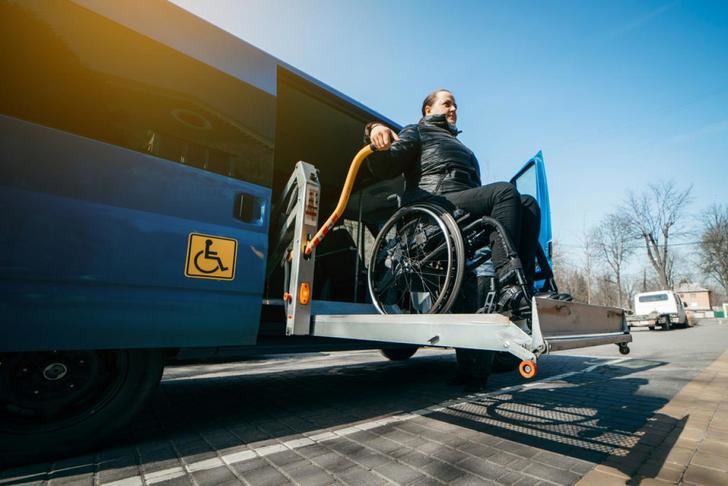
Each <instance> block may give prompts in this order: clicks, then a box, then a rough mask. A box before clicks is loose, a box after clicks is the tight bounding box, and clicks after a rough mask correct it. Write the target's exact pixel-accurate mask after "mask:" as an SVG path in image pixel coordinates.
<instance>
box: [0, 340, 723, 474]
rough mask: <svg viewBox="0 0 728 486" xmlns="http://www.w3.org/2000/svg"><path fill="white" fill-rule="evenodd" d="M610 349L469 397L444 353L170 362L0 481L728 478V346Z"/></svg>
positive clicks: (502, 377)
mask: <svg viewBox="0 0 728 486" xmlns="http://www.w3.org/2000/svg"><path fill="white" fill-rule="evenodd" d="M696 329H698V330H697V332H703V333H704V337H702V338H701V339H707V340H708V341H709V342H717V341H718V340H719V339H723V342H725V332H728V327H725V328H718V327H715V328H711V329H705V330H702V331H700V330H699V328H696ZM696 329H692V330H690V331H691V332H693V333H695V332H696ZM695 335H696V336H700V335H699V334H695ZM674 336H675V339H678V340H680V339H681V337H680V335H679V334H675V335H674ZM667 338H670V335H668V334H664V335H663V334H654V335H651V334H645V335H644V336H643V337H642V338H640V339H667ZM682 339H684V338H682ZM716 346H717V345H716ZM635 347H637V343H636V344H635ZM717 347H720V348H721V349H720V351H714V353H715V354H714V356H719V354H720V352H723V351H724V350H725V345H724V344H721V345H720V346H717ZM612 348H613V347H610V348H609V349H607V350H606V354H605V355H604V356H603V357H589V356H587V357H584V356H567V355H558V354H557V355H553V356H547V357H544V358H543V360H542V361H541V366H540V374H539V377H538V379H537V380H536V381H532V382H527V383H526V382H524V381H523V380H522V379H521V378H520V377H519V376H518V375H517V374H515V373H506V374H498V375H494V376H492V377H491V380H490V382H489V387H488V391H487V392H485V393H479V394H473V395H465V394H463V393H462V391H461V390H460V389H458V388H453V387H449V386H447V385H446V384H445V383H446V382H447V380H448V378H449V377H451V376H452V374H453V373H454V371H455V362H454V357H453V354H452V353H451V352H449V353H448V352H442V351H429V350H424V351H421V352H420V353H418V357H416V358H414V359H412V360H410V361H409V362H406V363H392V362H387V361H383V360H382V359H381V357H379V356H378V354H376V353H375V352H357V353H347V354H332V355H329V356H321V355H314V356H311V357H305V356H304V357H302V358H299V359H290V360H288V361H286V360H282V361H281V360H271V361H269V362H265V361H255V362H251V363H235V364H225V365H206V366H202V367H199V366H198V367H194V366H187V367H178V368H171V369H170V370H168V372H167V374H166V378H165V381H164V382H163V384H162V386H161V387H160V389H159V392H158V393H157V394H156V396H155V397H154V399H153V400H152V402H151V403H150V405H149V406H148V407H147V409H146V410H145V412H144V413H143V414H142V416H140V417H139V418H138V420H136V421H135V423H134V424H133V425H132V426H131V427H129V430H127V431H126V432H125V433H124V434H121V435H119V436H118V437H116V438H115V439H114V442H113V444H109V445H108V446H107V447H105V448H102V449H100V450H97V451H95V452H92V453H90V454H88V455H85V456H78V457H73V458H68V459H63V460H59V461H57V462H54V463H46V464H37V465H29V466H25V467H22V468H16V469H13V470H9V471H4V472H0V485H10V484H12V485H18V484H43V485H48V486H55V485H58V484H78V485H82V484H88V485H106V484H110V485H116V486H131V485H143V484H147V485H149V484H165V485H167V484H169V485H177V484H180V485H181V484H194V485H217V484H225V485H227V484H230V485H233V484H247V485H259V484H271V485H276V484H298V485H308V484H311V485H327V484H349V485H360V484H367V485H368V484H373V485H377V484H407V485H427V484H453V485H468V484H506V485H513V484H517V485H519V486H523V485H528V484H576V483H579V484H581V483H584V484H594V483H598V484H625V483H626V482H634V483H640V482H644V483H647V484H650V483H651V482H655V481H659V482H660V483H659V484H665V482H682V483H685V484H728V479H726V474H728V471H726V470H725V468H724V467H725V466H724V465H723V462H725V461H723V462H721V459H723V458H725V457H728V450H726V446H725V445H724V444H725V443H726V439H728V408H726V406H725V405H724V403H723V402H724V401H725V402H726V403H728V400H726V398H727V397H726V390H728V387H726V385H727V384H728V383H727V382H726V380H727V379H728V354H725V355H723V356H722V357H721V358H720V360H719V361H716V362H715V363H713V364H712V365H710V366H708V367H707V368H705V369H702V370H701V369H699V367H695V368H690V367H685V366H684V365H680V364H679V363H678V362H679V361H680V360H679V359H677V358H676V359H675V363H671V362H668V361H667V360H665V359H662V358H660V357H659V356H655V355H651V356H650V357H649V358H647V359H643V358H641V357H639V356H636V357H629V358H624V357H620V356H619V355H618V354H617V353H616V349H612ZM716 349H717V348H716ZM701 350H702V348H701ZM597 354H598V352H597ZM703 354H705V353H703ZM705 359H706V360H707V358H705ZM676 363H677V364H676ZM703 366H704V365H703ZM675 379H678V380H680V381H679V383H680V384H679V386H678V385H676V384H675V382H674V381H675ZM683 382H684V383H687V384H685V386H684V387H682V390H681V391H679V393H677V395H674V394H675V392H678V390H680V387H681V386H682V383H683ZM673 389H674V391H673ZM673 395H674V396H673ZM654 484H658V483H654Z"/></svg>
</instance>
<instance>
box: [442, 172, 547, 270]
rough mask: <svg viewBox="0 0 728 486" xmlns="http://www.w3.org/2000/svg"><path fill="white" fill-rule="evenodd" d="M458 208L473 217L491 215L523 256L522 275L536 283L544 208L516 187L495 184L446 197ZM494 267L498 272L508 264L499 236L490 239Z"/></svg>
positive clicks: (492, 235)
mask: <svg viewBox="0 0 728 486" xmlns="http://www.w3.org/2000/svg"><path fill="white" fill-rule="evenodd" d="M443 197H445V199H447V200H448V201H449V202H450V203H452V204H453V205H454V206H456V207H457V208H460V209H462V210H463V211H466V212H468V213H470V214H471V215H472V216H474V217H480V216H490V217H492V218H493V219H495V220H496V221H498V222H500V223H501V224H502V225H503V227H504V229H505V231H506V234H507V236H508V238H509V239H510V240H511V243H512V244H513V246H514V249H515V250H516V251H517V252H518V255H519V256H520V257H521V262H522V264H523V273H524V275H525V277H526V280H527V281H528V282H529V283H533V275H534V271H535V260H536V245H538V235H539V233H540V231H541V208H540V207H539V206H538V202H537V201H536V199H534V198H533V197H532V196H527V195H526V196H522V195H521V194H519V193H518V190H517V189H516V187H515V186H514V185H513V184H510V183H508V182H495V183H493V184H487V185H485V186H480V187H474V188H472V189H466V190H464V191H458V192H451V193H449V194H443ZM490 242H491V250H492V251H493V264H494V265H495V268H496V270H498V269H500V268H502V267H503V266H504V265H505V264H506V263H508V260H507V255H506V253H505V250H504V247H503V245H502V243H501V242H500V235H498V233H497V232H495V231H493V232H492V233H491V236H490Z"/></svg>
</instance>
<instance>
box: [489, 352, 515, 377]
mask: <svg viewBox="0 0 728 486" xmlns="http://www.w3.org/2000/svg"><path fill="white" fill-rule="evenodd" d="M519 364H521V360H520V359H519V358H517V357H515V356H513V355H512V354H511V353H509V352H506V351H497V352H496V353H495V357H494V358H493V371H494V372H495V373H505V372H507V371H515V370H517V369H518V365H519Z"/></svg>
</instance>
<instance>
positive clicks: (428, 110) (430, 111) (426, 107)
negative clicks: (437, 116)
mask: <svg viewBox="0 0 728 486" xmlns="http://www.w3.org/2000/svg"><path fill="white" fill-rule="evenodd" d="M430 113H432V106H430V105H427V106H425V116H429V115H430Z"/></svg>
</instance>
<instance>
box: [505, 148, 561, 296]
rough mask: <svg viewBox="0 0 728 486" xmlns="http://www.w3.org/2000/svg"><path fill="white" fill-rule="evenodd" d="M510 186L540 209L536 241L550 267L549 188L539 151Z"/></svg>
mask: <svg viewBox="0 0 728 486" xmlns="http://www.w3.org/2000/svg"><path fill="white" fill-rule="evenodd" d="M511 184H513V185H514V186H516V188H517V189H518V192H520V193H521V194H529V195H531V196H533V197H534V198H536V201H538V205H539V206H540V207H541V232H540V234H539V236H538V241H539V243H540V244H541V247H542V248H543V252H544V255H546V259H547V260H548V263H549V265H551V257H552V246H551V204H550V203H549V188H548V182H547V181H546V165H545V164H544V161H543V154H542V153H541V151H540V150H539V151H538V153H537V154H536V155H534V156H533V157H532V158H531V159H529V161H528V162H526V163H525V165H524V166H523V167H522V168H521V170H519V171H518V172H517V173H516V175H514V176H513V177H512V178H511ZM536 271H537V273H538V272H539V271H540V269H539V268H537V269H536ZM536 286H537V287H541V286H542V282H536Z"/></svg>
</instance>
